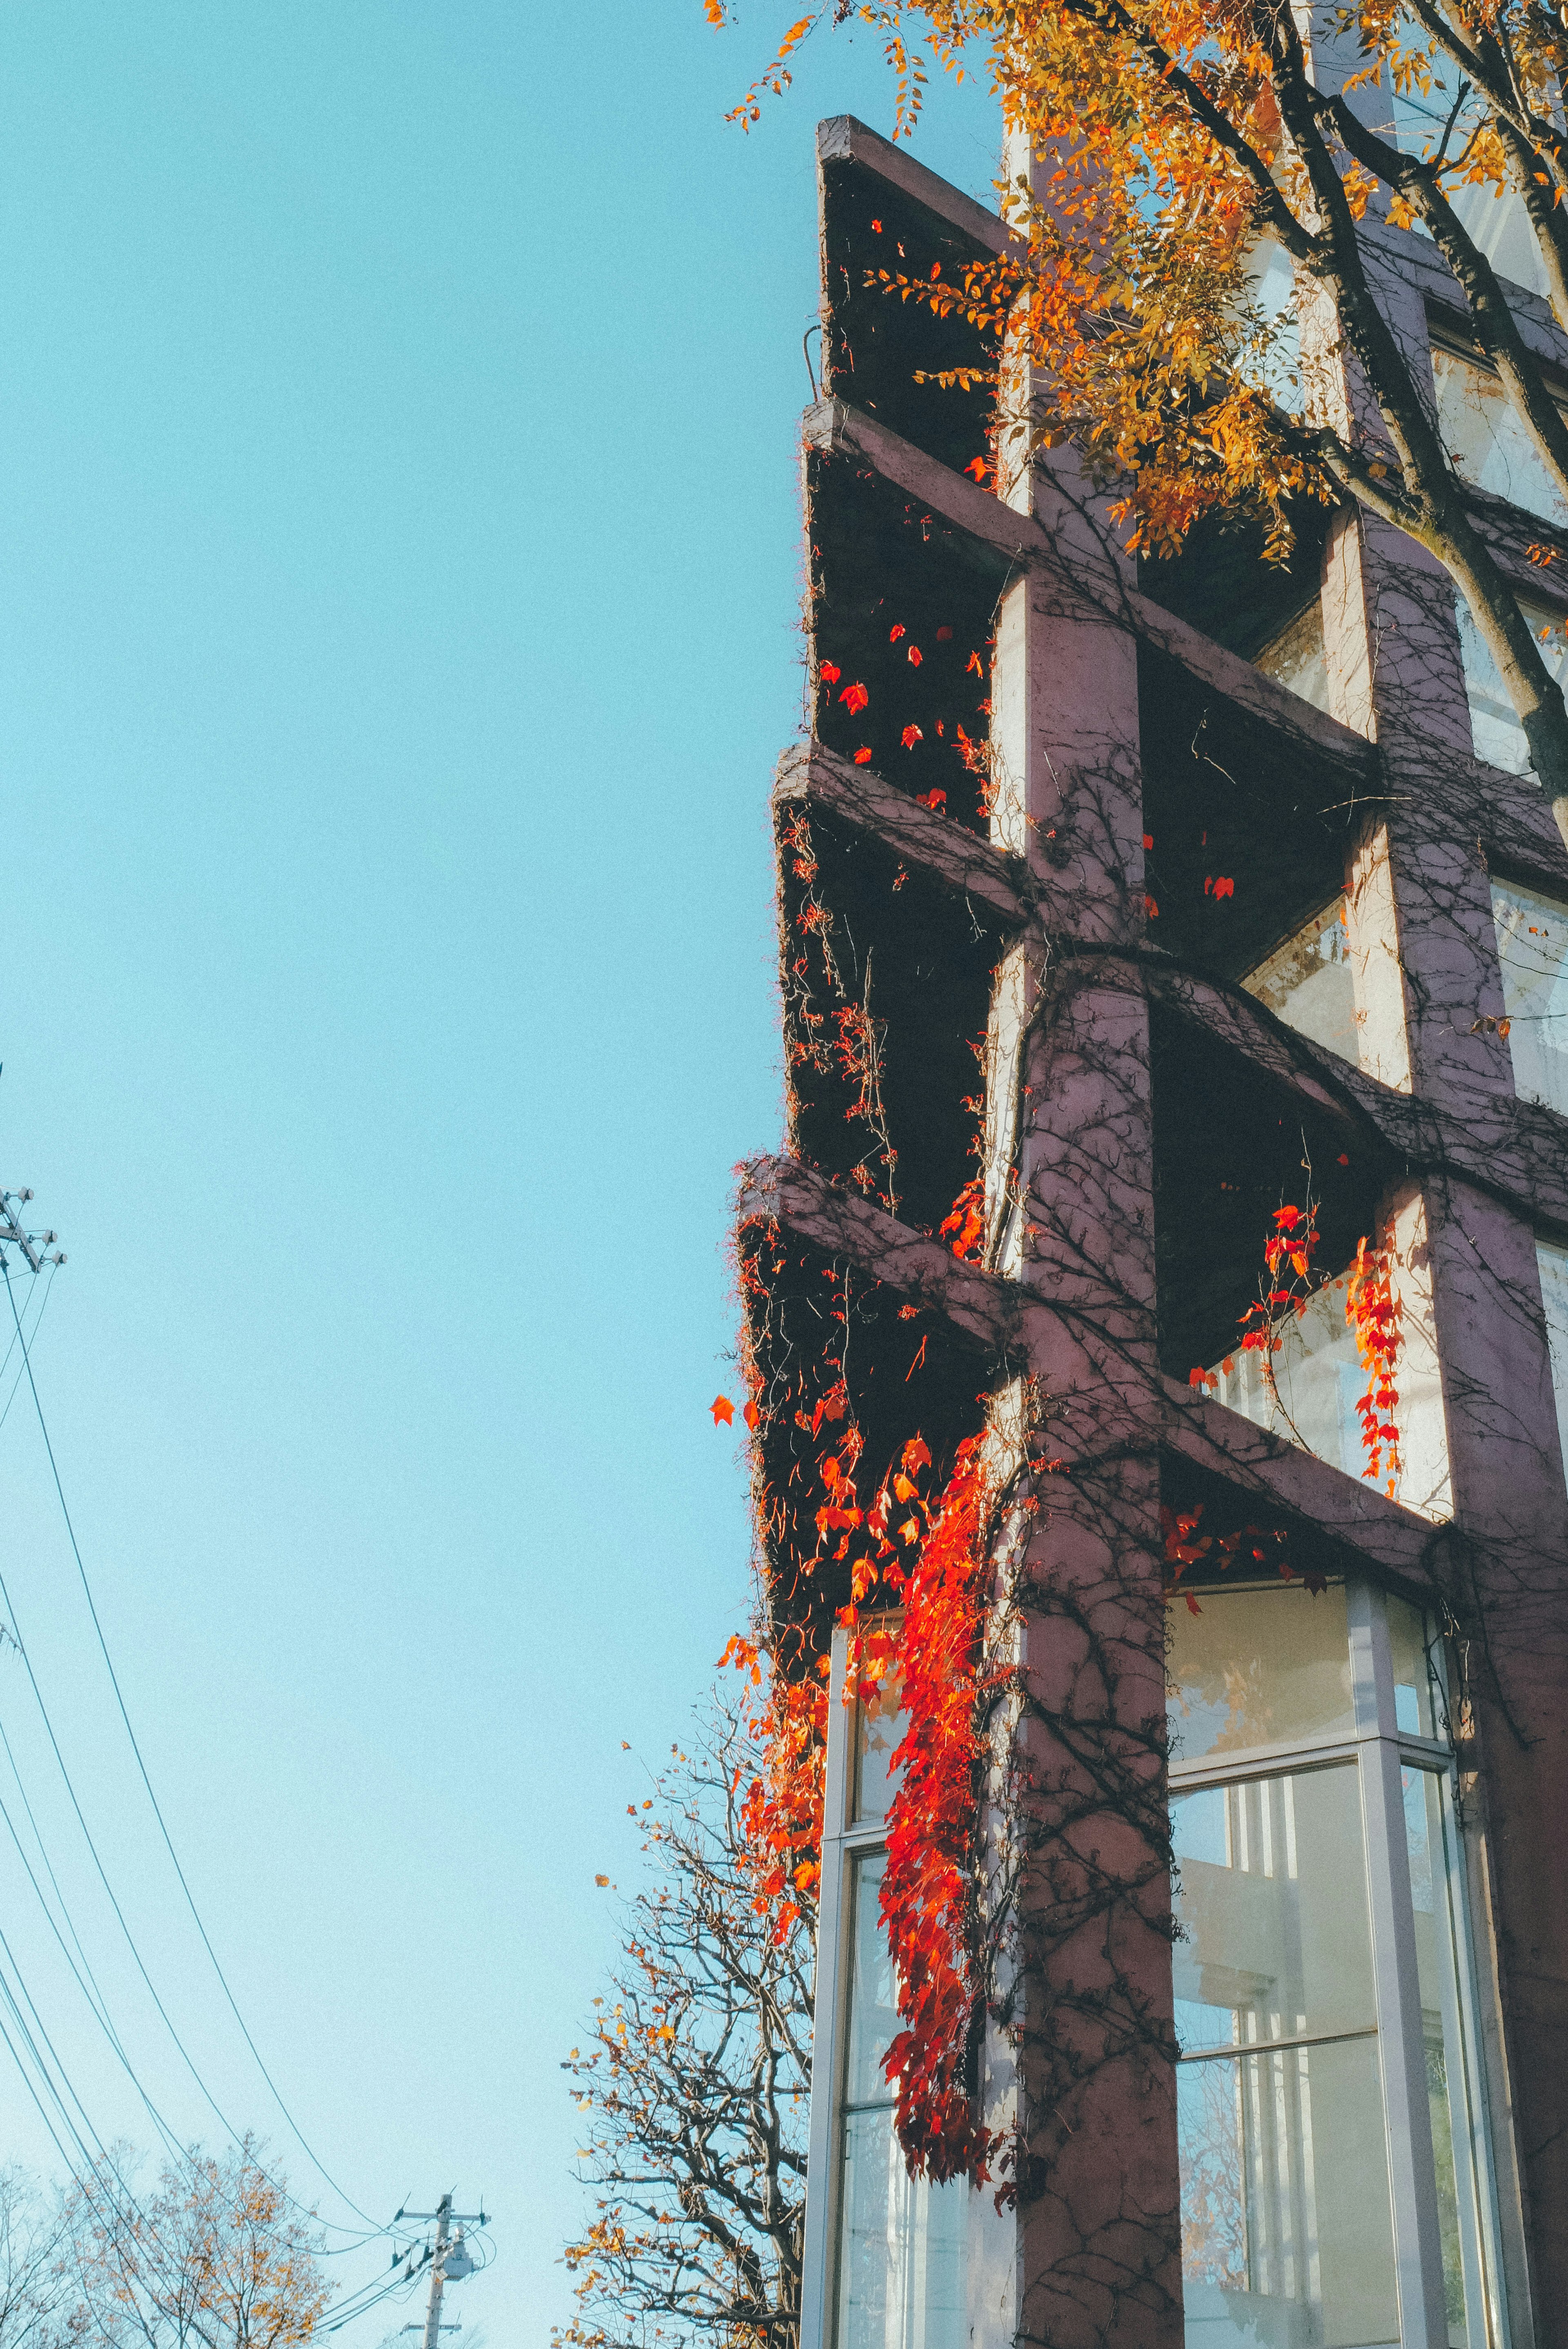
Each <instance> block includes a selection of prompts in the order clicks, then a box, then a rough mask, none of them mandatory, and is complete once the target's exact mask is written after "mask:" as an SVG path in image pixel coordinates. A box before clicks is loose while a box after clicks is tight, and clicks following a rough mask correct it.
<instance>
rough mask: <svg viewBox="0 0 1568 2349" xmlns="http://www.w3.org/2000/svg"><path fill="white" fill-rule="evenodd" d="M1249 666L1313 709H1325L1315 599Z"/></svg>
mask: <svg viewBox="0 0 1568 2349" xmlns="http://www.w3.org/2000/svg"><path fill="white" fill-rule="evenodd" d="M1252 666H1253V667H1254V668H1261V669H1262V672H1263V675H1264V676H1265V677H1272V678H1273V679H1274V680H1275V682H1276V684H1279V685H1282V686H1286V687H1288V688H1289V689H1290V691H1291V692H1292V693H1299V694H1300V696H1301V698H1302V699H1303V701H1310V702H1311V704H1312V706H1313V708H1314V709H1324V710H1326V709H1327V708H1328V660H1327V657H1326V655H1325V654H1324V644H1323V605H1322V603H1321V601H1320V600H1319V598H1318V597H1317V596H1315V595H1314V597H1313V600H1312V602H1311V603H1310V604H1309V605H1307V607H1306V609H1305V611H1304V612H1298V613H1297V614H1296V616H1295V618H1294V619H1293V621H1292V622H1291V624H1290V626H1289V627H1288V628H1283V629H1282V630H1281V632H1280V634H1279V635H1278V636H1276V637H1275V638H1274V640H1273V642H1272V644H1269V645H1265V646H1264V647H1263V649H1262V652H1261V653H1260V654H1259V655H1258V657H1257V658H1256V660H1255V661H1254V662H1253V664H1252Z"/></svg>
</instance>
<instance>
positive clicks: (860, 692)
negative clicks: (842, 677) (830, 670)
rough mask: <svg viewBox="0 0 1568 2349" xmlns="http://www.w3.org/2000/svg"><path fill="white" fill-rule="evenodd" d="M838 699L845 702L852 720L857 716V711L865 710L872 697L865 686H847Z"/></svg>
mask: <svg viewBox="0 0 1568 2349" xmlns="http://www.w3.org/2000/svg"><path fill="white" fill-rule="evenodd" d="M838 698H839V699H840V701H842V702H843V704H844V707H845V708H846V709H847V710H848V712H849V715H850V716H851V718H853V717H855V716H856V714H857V711H859V710H862V709H865V707H866V704H867V702H868V701H869V700H870V698H871V696H870V695H869V694H868V693H867V690H866V688H865V687H864V686H863V685H846V687H845V688H844V690H843V692H842V693H841V694H840V695H839V697H838Z"/></svg>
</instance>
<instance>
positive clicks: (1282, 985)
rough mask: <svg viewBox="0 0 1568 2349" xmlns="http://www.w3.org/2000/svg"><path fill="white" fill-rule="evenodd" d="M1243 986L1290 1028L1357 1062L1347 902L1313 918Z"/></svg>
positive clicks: (1251, 973) (1324, 909)
mask: <svg viewBox="0 0 1568 2349" xmlns="http://www.w3.org/2000/svg"><path fill="white" fill-rule="evenodd" d="M1241 984H1242V986H1243V987H1244V988H1246V990H1247V992H1248V994H1249V995H1255V996H1256V997H1257V999H1258V1000H1259V1002H1260V1003H1266V1004H1267V1005H1268V1007H1269V1009H1270V1010H1271V1011H1272V1013H1273V1014H1274V1016H1275V1018H1276V1019H1282V1020H1283V1021H1284V1023H1285V1025H1286V1027H1287V1028H1293V1029H1295V1030H1296V1031H1297V1033H1298V1034H1300V1035H1303V1036H1310V1037H1311V1039H1312V1040H1313V1042H1314V1044H1324V1045H1326V1046H1327V1048H1328V1050H1330V1051H1331V1052H1337V1053H1339V1054H1340V1056H1341V1057H1342V1059H1344V1060H1346V1061H1356V1060H1358V1059H1359V1057H1360V1048H1359V1036H1358V1031H1357V1025H1356V1018H1355V976H1354V974H1353V972H1352V970H1351V967H1350V936H1349V932H1348V931H1347V929H1346V927H1345V900H1344V898H1343V897H1335V899H1334V902H1333V904H1332V905H1324V906H1322V907H1320V909H1319V910H1318V912H1317V913H1315V914H1314V915H1312V916H1309V918H1308V919H1307V920H1306V921H1304V922H1303V924H1302V926H1301V928H1300V929H1299V930H1297V931H1295V932H1294V933H1293V936H1290V937H1288V938H1287V939H1286V940H1285V942H1284V944H1283V946H1279V947H1275V948H1274V950H1273V952H1272V954H1270V955H1265V957H1263V960H1262V962H1261V963H1259V964H1258V965H1257V967H1256V968H1255V969H1252V970H1250V971H1249V972H1248V973H1247V975H1246V977H1245V978H1243V979H1242V981H1241Z"/></svg>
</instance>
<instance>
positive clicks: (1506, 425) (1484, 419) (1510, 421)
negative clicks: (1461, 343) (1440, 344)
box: [1432, 349, 1568, 522]
mask: <svg viewBox="0 0 1568 2349" xmlns="http://www.w3.org/2000/svg"><path fill="white" fill-rule="evenodd" d="M1432 374H1433V377H1434V378H1435V379H1436V383H1437V390H1438V425H1439V427H1440V429H1441V431H1442V435H1443V439H1444V440H1445V441H1446V442H1447V443H1448V448H1449V455H1450V456H1451V457H1452V459H1453V460H1454V466H1455V470H1456V471H1458V472H1459V474H1460V475H1461V476H1462V477H1463V479H1464V480H1466V481H1469V482H1471V483H1473V484H1474V486H1475V487H1476V488H1477V489H1478V490H1488V491H1490V493H1491V494H1492V496H1493V497H1498V498H1507V499H1508V501H1509V502H1510V504H1511V505H1516V506H1523V507H1524V508H1525V510H1526V512H1530V513H1534V514H1542V515H1543V516H1544V517H1545V518H1546V520H1547V521H1549V522H1568V499H1564V497H1563V492H1562V490H1561V489H1560V488H1559V486H1558V484H1557V481H1556V479H1555V477H1554V475H1552V473H1551V472H1549V471H1548V470H1547V468H1546V466H1545V465H1544V464H1543V463H1542V460H1541V458H1540V457H1539V456H1538V455H1537V454H1536V449H1535V443H1534V441H1533V440H1532V439H1531V437H1530V434H1529V432H1528V431H1527V429H1525V425H1524V420H1523V419H1522V418H1521V415H1520V413H1519V410H1518V409H1516V408H1515V406H1514V404H1513V402H1512V400H1511V399H1510V398H1509V396H1508V394H1507V392H1506V391H1505V390H1504V389H1503V387H1502V383H1501V379H1500V378H1498V377H1497V376H1495V375H1493V374H1492V373H1491V372H1490V369H1488V368H1486V367H1477V366H1476V365H1475V364H1474V363H1473V362H1472V361H1471V360H1469V359H1465V358H1460V357H1459V356H1458V355H1457V354H1456V353H1455V352H1452V351H1445V350H1442V349H1435V350H1434V351H1433V353H1432Z"/></svg>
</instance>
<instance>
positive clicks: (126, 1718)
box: [0, 1216, 385, 2234]
mask: <svg viewBox="0 0 1568 2349" xmlns="http://www.w3.org/2000/svg"><path fill="white" fill-rule="evenodd" d="M7 1220H8V1221H9V1222H10V1224H11V1226H12V1231H11V1233H10V1234H4V1233H0V1237H13V1236H16V1220H15V1217H14V1216H10V1217H8V1218H7ZM50 1237H51V1238H52V1237H53V1235H52V1234H51V1235H50ZM35 1269H36V1265H35ZM0 1270H3V1271H4V1273H5V1294H6V1296H7V1298H8V1299H10V1305H11V1317H12V1319H13V1321H14V1322H15V1323H16V1339H17V1342H18V1343H19V1345H20V1346H21V1349H22V1362H23V1367H24V1369H25V1370H26V1375H27V1384H28V1387H29V1389H30V1391H31V1392H32V1397H33V1408H34V1410H35V1411H36V1413H37V1416H38V1430H39V1433H40V1434H41V1435H42V1436H43V1439H44V1449H45V1451H46V1452H47V1454H48V1460H49V1472H50V1474H51V1475H52V1476H53V1478H54V1483H55V1492H56V1494H57V1496H58V1499H59V1504H60V1515H61V1516H62V1517H63V1518H64V1520H65V1527H66V1533H67V1537H68V1538H69V1541H70V1545H71V1555H72V1557H74V1558H75V1559H76V1562H77V1572H78V1575H79V1576H80V1577H81V1586H82V1590H83V1593H84V1595H85V1597H86V1599H87V1603H88V1614H89V1615H90V1616H91V1617H92V1627H93V1630H94V1632H95V1633H96V1634H97V1637H98V1644H99V1652H100V1653H101V1655H102V1657H103V1661H104V1666H105V1669H106V1670H107V1671H108V1673H109V1685H110V1687H111V1688H112V1689H113V1691H114V1699H115V1702H116V1704H117V1705H118V1706H119V1717H120V1720H121V1721H122V1722H123V1723H124V1724H125V1733H126V1735H127V1737H128V1738H129V1739H130V1750H131V1752H132V1753H133V1754H135V1756H136V1766H137V1769H138V1770H139V1771H140V1774H141V1783H142V1785H143V1786H145V1788H146V1789H147V1799H148V1801H149V1802H150V1803H151V1806H152V1815H153V1816H154V1818H155V1819H156V1820H157V1821H158V1828H159V1832H160V1834H161V1836H162V1837H163V1843H164V1848H165V1849H166V1850H167V1852H168V1854H169V1857H170V1859H171V1862H172V1864H173V1868H174V1873H175V1875H176V1876H177V1877H178V1878H179V1879H180V1889H181V1891H182V1893H183V1894H184V1896H185V1902H186V1906H187V1907H188V1908H189V1909H190V1911H191V1915H192V1918H193V1919H194V1920H195V1926H196V1930H197V1932H198V1933H199V1934H200V1935H201V1937H202V1948H203V1949H204V1950H205V1951H206V1952H207V1955H208V1957H209V1958H210V1959H211V1960H212V1962H213V1972H214V1973H215V1974H216V1975H217V1977H218V1981H219V1982H220V1983H221V1984H222V1986H223V1996H224V1997H225V1998H226V1999H227V2001H228V2002H229V2007H230V2011H231V2012H232V2013H233V2015H234V2021H235V2022H236V2023H238V2024H239V2026H240V2031H241V2033H242V2035H243V2037H244V2043H245V2045H246V2046H247V2047H248V2048H249V2049H250V2051H251V2054H252V2055H253V2057H254V2060H255V2064H256V2069H257V2070H258V2071H259V2072H260V2074H261V2075H262V2078H263V2079H264V2080H265V2082H266V2084H267V2086H268V2087H269V2088H270V2089H271V2091H272V2094H273V2097H274V2100H275V2103H276V2105H277V2108H278V2110H279V2112H280V2113H282V2115H283V2116H284V2118H285V2120H286V2122H287V2123H288V2126H289V2127H290V2128H291V2129H292V2130H293V2131H294V2134H295V2136H296V2138H297V2139H298V2142H299V2143H300V2145H301V2146H302V2147H304V2149H305V2151H306V2155H307V2156H308V2157H309V2158H310V2160H311V2161H312V2162H314V2163H315V2165H316V2168H317V2170H318V2171H319V2172H320V2174H321V2176H322V2177H323V2178H325V2179H326V2180H327V2185H328V2186H330V2187H331V2189H332V2190H333V2192H334V2193H335V2194H336V2195H337V2197H338V2199H340V2200H341V2201H342V2202H343V2203H345V2204H346V2205H347V2207H348V2209H350V2210H352V2211H353V2212H354V2215H355V2216H356V2218H358V2219H362V2220H364V2222H365V2224H366V2226H367V2227H369V2229H370V2230H372V2232H373V2233H381V2232H384V2231H385V2230H383V2229H380V2228H378V2227H377V2225H376V2221H375V2220H374V2219H372V2218H371V2216H370V2214H369V2211H368V2210H362V2209H360V2208H359V2205H358V2202H356V2201H355V2200H354V2199H353V2197H352V2195H350V2194H348V2193H347V2192H345V2190H344V2189H343V2188H342V2187H341V2186H339V2184H338V2183H337V2179H336V2178H334V2177H333V2175H332V2173H331V2171H330V2170H329V2169H328V2168H327V2166H326V2164H325V2163H324V2162H323V2160H322V2159H321V2157H320V2155H319V2154H318V2153H317V2151H316V2150H315V2148H314V2147H313V2146H312V2145H311V2143H310V2141H309V2139H308V2138H307V2137H306V2135H305V2132H304V2130H303V2129H302V2128H301V2127H300V2126H299V2123H298V2122H297V2121H296V2119H295V2117H294V2115H293V2114H292V2112H290V2110H289V2108H288V2106H287V2105H286V2103H285V2101H284V2098H283V2095H282V2092H281V2091H280V2089H279V2088H278V2085H277V2083H276V2081H275V2079H274V2078H273V2076H272V2074H271V2073H270V2072H269V2071H268V2069H267V2067H266V2065H265V2063H264V2062H263V2060H262V2054H261V2050H260V2049H259V2048H258V2047H257V2045H256V2044H255V2041H254V2039H253V2038H252V2036H251V2033H250V2026H249V2025H248V2023H246V2021H245V2019H244V2015H243V2014H242V2013H240V2009H239V2002H238V2001H237V2000H236V1999H235V1997H234V1992H233V1991H232V1990H231V1989H230V1988H229V1981H228V1976H227V1975H226V1974H225V1973H224V1971H223V1967H222V1965H221V1964H220V1963H219V1961H218V1953H217V1951H216V1950H214V1949H213V1944H212V1940H211V1938H210V1937H209V1935H208V1932H207V1928H206V1926H205V1925H204V1924H203V1923H202V1912H201V1910H200V1909H198V1908H197V1906H196V1902H195V1898H194V1896H193V1894H192V1890H191V1887H190V1885H189V1884H188V1883H187V1882H186V1879H185V1871H184V1869H183V1868H182V1867H181V1865H180V1855H179V1853H178V1852H177V1851H176V1850H175V1848H174V1841H173V1837H171V1835H170V1832H169V1828H168V1824H167V1822H166V1821H165V1819H164V1816H163V1812H162V1808H161V1805H160V1803H159V1800H158V1797H157V1795H156V1794H155V1793H154V1792H153V1787H152V1781H151V1778H150V1777H149V1775H148V1772H147V1764H146V1763H145V1762H144V1761H143V1759H142V1755H141V1747H140V1744H138V1742H137V1736H136V1732H135V1730H134V1729H133V1728H132V1727H131V1724H130V1713H129V1712H128V1711H127V1710H126V1703H125V1698H124V1695H123V1694H122V1692H121V1690H120V1685H119V1674H118V1673H117V1672H116V1671H115V1669H114V1659H113V1658H112V1657H111V1656H110V1654H109V1642H108V1640H106V1639H105V1638H104V1635H103V1626H102V1624H101V1623H100V1622H99V1614H98V1608H97V1605H96V1604H95V1602H94V1599H93V1595H92V1585H91V1583H90V1582H89V1581H88V1571H87V1567H86V1565H85V1564H84V1562H83V1559H82V1554H81V1547H80V1545H79V1544H78V1540H77V1536H76V1527H75V1526H73V1525H72V1523H71V1513H70V1509H69V1507H68V1506H67V1501H66V1491H65V1486H64V1485H63V1484H62V1483H61V1481H60V1471H59V1465H58V1464H57V1461H56V1458H55V1447H54V1445H53V1444H52V1443H51V1442H50V1440H49V1428H48V1422H47V1420H46V1419H45V1417H44V1406H43V1402H42V1400H41V1399H40V1397H39V1394H38V1386H37V1381H36V1379H35V1378H34V1376H33V1359H32V1356H31V1354H30V1353H29V1351H28V1350H27V1341H26V1338H25V1337H24V1335H23V1332H22V1317H21V1315H20V1313H19V1312H18V1311H17V1309H16V1289H15V1288H14V1286H13V1284H12V1280H11V1267H10V1264H9V1261H8V1260H7V1259H6V1258H5V1256H4V1254H3V1253H0ZM5 1603H6V1608H7V1610H9V1608H10V1600H9V1599H8V1598H7V1599H6V1602H5ZM13 1620H14V1619H13ZM31 1671H32V1667H31V1665H29V1666H28V1673H29V1677H31ZM36 1688H37V1683H36V1681H35V1682H34V1689H35V1692H36ZM42 1702H43V1700H42V1698H41V1697H40V1698H39V1703H40V1705H41V1704H42ZM53 1739H54V1733H53V1731H52V1730H51V1731H50V1741H51V1743H53ZM55 1750H56V1754H58V1752H59V1748H58V1746H56V1749H55ZM60 1766H61V1769H62V1771H63V1770H64V1768H65V1764H64V1763H63V1762H62V1763H61V1764H60ZM68 1783H69V1782H68V1780H67V1785H68ZM71 1800H72V1802H73V1804H75V1802H76V1796H75V1794H74V1792H73V1794H72V1796H71ZM77 1816H78V1818H80V1817H81V1812H80V1807H79V1806H78V1809H77ZM86 1824H87V1823H86V1821H85V1820H83V1822H82V1826H83V1832H84V1833H85V1832H86ZM89 1842H90V1838H89ZM93 1856H94V1858H95V1859H96V1858H97V1853H96V1851H95V1852H94V1855H93ZM99 1875H100V1876H102V1875H103V1869H102V1866H101V1863H100V1865H99ZM104 1886H105V1889H106V1890H107V1889H109V1879H108V1878H107V1877H104ZM109 1898H110V1899H111V1900H113V1899H114V1895H113V1893H112V1892H110V1893H109ZM114 1905H115V1913H116V1915H117V1916H118V1915H119V1902H118V1901H115V1903H114ZM120 1922H121V1924H122V1925H124V1923H125V1920H124V1918H123V1917H122V1916H121V1917H120ZM126 1938H127V1940H130V1929H129V1927H127V1928H126ZM134 1948H135V1945H134V1943H132V1949H133V1951H134ZM140 1962H141V1961H140V1955H138V1957H137V1963H138V1964H139V1965H140ZM141 1971H142V1975H143V1978H144V1980H146V1981H147V1986H148V1988H149V1990H151V1989H152V1984H151V1978H150V1977H149V1976H148V1975H147V1970H146V1968H145V1967H144V1966H143V1967H142V1969H141ZM153 1997H154V1999H155V2001H156V2002H157V2004H158V2011H159V2013H161V2014H162V2015H163V2019H164V2021H165V2023H169V2018H168V2015H167V2014H166V2013H164V2008H163V2004H162V2001H161V2000H160V1999H158V1997H157V1992H153ZM169 2029H170V2032H171V2034H172V2035H174V2037H175V2044H176V2045H180V2041H179V2038H178V2035H177V2034H175V2033H174V2026H173V2024H172V2023H169ZM180 2052H181V2054H182V2055H183V2054H185V2050H184V2048H183V2046H182V2045H180ZM185 2060H186V2062H187V2064H189V2063H190V2061H191V2059H190V2057H189V2055H186V2056H185ZM191 2068H192V2073H193V2074H194V2073H195V2066H194V2065H193V2064H192V2066H191ZM196 2077H197V2079H198V2083H199V2085H202V2093H203V2095H206V2096H207V2101H208V2103H209V2104H212V2106H213V2111H214V2112H217V2113H218V2117H219V2119H220V2120H223V2126H224V2127H225V2128H226V2129H228V2130H229V2134H230V2135H231V2137H232V2136H233V2135H234V2129H233V2127H232V2125H231V2124H230V2123H229V2122H228V2121H227V2120H224V2119H223V2114H222V2112H221V2111H219V2108H218V2106H217V2105H216V2104H215V2103H214V2102H213V2097H212V2095H210V2093H209V2092H208V2091H207V2089H206V2087H205V2085H204V2084H202V2083H201V2082H200V2075H199V2074H198V2075H196ZM328 2223H331V2222H328ZM348 2231H349V2230H348V2229H347V2228H343V2227H339V2228H338V2229H337V2232H338V2233H340V2234H346V2233H348Z"/></svg>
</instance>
